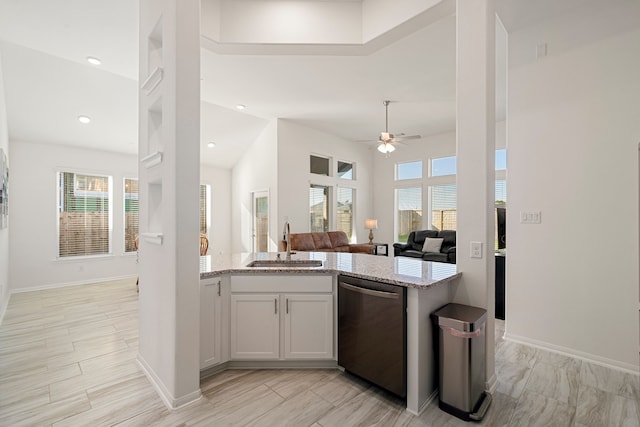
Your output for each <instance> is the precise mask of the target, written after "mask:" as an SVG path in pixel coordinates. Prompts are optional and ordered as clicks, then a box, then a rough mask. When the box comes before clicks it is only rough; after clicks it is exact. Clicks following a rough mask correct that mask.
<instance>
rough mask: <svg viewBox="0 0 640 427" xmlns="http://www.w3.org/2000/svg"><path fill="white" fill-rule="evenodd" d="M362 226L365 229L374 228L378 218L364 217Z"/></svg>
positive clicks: (376, 225)
mask: <svg viewBox="0 0 640 427" xmlns="http://www.w3.org/2000/svg"><path fill="white" fill-rule="evenodd" d="M364 228H366V229H367V230H374V229H377V228H378V220H377V219H366V220H365V221H364Z"/></svg>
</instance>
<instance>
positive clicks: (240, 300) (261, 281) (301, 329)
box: [231, 275, 335, 360]
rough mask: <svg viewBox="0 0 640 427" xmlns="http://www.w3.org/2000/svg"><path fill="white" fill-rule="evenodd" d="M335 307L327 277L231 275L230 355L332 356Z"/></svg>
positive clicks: (264, 357)
mask: <svg viewBox="0 0 640 427" xmlns="http://www.w3.org/2000/svg"><path fill="white" fill-rule="evenodd" d="M291 291H294V292H295V293H294V292H291ZM333 307H334V294H333V279H332V277H331V276H315V275H310V276H308V277H303V276H294V275H289V276H284V275H283V276H275V275H272V276H233V277H232V278H231V359H235V360H247V359H253V360H255V359H260V360H275V359H291V360H293V359H315V360H320V359H327V360H331V359H334V351H333V348H334V316H335V313H334V309H333Z"/></svg>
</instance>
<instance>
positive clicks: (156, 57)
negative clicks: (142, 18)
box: [147, 16, 163, 74]
mask: <svg viewBox="0 0 640 427" xmlns="http://www.w3.org/2000/svg"><path fill="white" fill-rule="evenodd" d="M147 65H148V68H147V70H149V74H151V73H153V70H155V69H156V68H162V66H163V52H162V16H160V19H158V22H156V25H155V26H154V27H153V30H152V31H151V34H149V62H147Z"/></svg>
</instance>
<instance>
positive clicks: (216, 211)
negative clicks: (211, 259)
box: [200, 165, 231, 255]
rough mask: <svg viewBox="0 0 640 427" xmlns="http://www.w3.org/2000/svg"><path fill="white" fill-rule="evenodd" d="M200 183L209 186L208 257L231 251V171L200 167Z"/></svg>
mask: <svg viewBox="0 0 640 427" xmlns="http://www.w3.org/2000/svg"><path fill="white" fill-rule="evenodd" d="M200 183H201V184H208V185H210V186H211V226H210V228H209V236H208V237H209V255H216V254H220V253H229V252H230V251H231V227H230V226H229V225H230V224H231V170H229V169H222V168H217V167H213V166H205V165H201V166H200Z"/></svg>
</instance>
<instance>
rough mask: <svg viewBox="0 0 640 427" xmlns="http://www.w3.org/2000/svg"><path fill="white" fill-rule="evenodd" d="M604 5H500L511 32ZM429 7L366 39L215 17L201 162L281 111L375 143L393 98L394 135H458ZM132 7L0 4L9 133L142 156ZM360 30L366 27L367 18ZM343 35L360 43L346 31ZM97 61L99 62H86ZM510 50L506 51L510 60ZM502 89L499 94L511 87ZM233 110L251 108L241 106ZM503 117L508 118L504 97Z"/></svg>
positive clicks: (447, 37) (570, 1)
mask: <svg viewBox="0 0 640 427" xmlns="http://www.w3.org/2000/svg"><path fill="white" fill-rule="evenodd" d="M232 1H235V2H236V3H232ZM602 1H603V0H563V1H562V2H557V1H554V0H543V1H537V2H530V1H527V0H501V1H498V5H497V6H498V12H499V14H500V17H501V18H502V21H503V23H504V24H505V26H507V28H518V27H522V26H524V25H526V24H527V22H529V21H531V20H541V19H544V17H545V16H548V14H550V13H557V12H566V11H567V10H570V9H571V8H573V7H583V6H584V5H585V4H587V3H589V4H596V3H601V2H602ZM616 1H621V0H616ZM376 2H378V3H380V0H362V1H361V0H343V1H337V0H333V1H329V2H327V1H325V2H322V3H325V5H326V4H329V5H331V4H333V3H335V4H336V5H334V6H335V7H348V8H350V9H349V10H355V11H356V12H357V10H365V9H366V10H370V9H371V8H372V7H374V6H375V3H376ZM205 3H211V1H210V0H203V5H204V4H205ZM240 3H243V4H244V5H245V6H247V7H249V6H251V5H252V4H253V5H254V6H255V5H261V6H260V7H262V8H264V5H265V4H267V5H269V4H276V3H278V5H279V6H282V7H285V6H286V4H287V3H288V4H289V5H293V4H298V5H305V4H306V5H310V4H313V3H318V2H316V1H314V0H296V1H293V0H291V1H288V2H284V1H278V0H220V1H218V2H217V4H222V5H223V6H224V5H225V4H227V6H228V8H231V9H232V6H233V7H236V8H237V7H238V4H240ZM370 3H371V4H370ZM414 3H415V2H414ZM426 3H432V4H434V5H436V6H437V7H439V8H440V9H439V10H438V11H437V13H438V14H433V13H432V14H431V15H429V14H428V13H417V14H416V15H415V16H412V17H403V16H395V17H391V18H390V20H391V21H392V20H393V19H395V20H396V21H397V22H396V21H393V22H391V24H390V25H391V27H390V28H389V29H386V28H382V29H380V27H379V24H376V25H377V26H376V25H373V26H370V27H369V28H359V29H358V31H359V32H358V34H365V33H366V34H368V36H367V37H365V38H363V39H362V40H361V43H354V42H353V40H351V41H350V42H349V43H345V44H341V43H318V44H314V43H306V44H304V45H295V44H287V43H284V44H279V43H270V44H260V43H247V42H244V43H228V40H226V41H225V40H224V39H225V37H226V38H227V39H228V38H229V37H231V36H233V37H240V38H241V37H243V35H239V34H238V33H237V32H236V33H234V34H233V35H230V34H231V33H229V28H231V27H230V25H227V27H229V28H227V33H223V31H224V28H222V27H223V25H222V24H220V23H218V26H217V27H216V28H214V30H211V29H210V28H203V33H206V32H207V31H209V32H210V33H211V34H217V35H218V36H219V37H218V40H215V37H213V38H212V37H207V36H206V35H205V36H203V45H202V46H203V47H202V58H201V63H202V75H201V79H202V81H201V99H202V109H201V122H202V124H201V159H202V161H203V163H206V164H211V165H215V166H220V167H227V168H228V167H232V166H233V164H234V163H235V162H236V161H237V159H238V158H239V157H240V155H241V154H242V152H243V151H244V150H245V149H246V148H247V147H248V145H250V144H251V143H252V142H253V141H254V140H255V138H256V137H257V136H258V135H259V133H260V132H261V131H262V129H263V128H264V126H265V125H266V123H267V122H268V121H269V120H271V119H274V118H284V119H289V120H293V121H296V122H298V123H300V124H303V125H305V126H309V127H311V128H315V129H319V130H321V131H324V132H327V133H329V134H333V135H336V136H339V137H341V138H344V139H346V140H364V139H375V138H377V136H378V133H379V132H380V131H381V130H383V127H384V118H385V117H384V106H383V104H382V101H383V100H385V99H389V100H392V101H395V102H393V103H392V104H391V105H390V108H389V127H390V130H391V131H395V132H404V133H407V134H421V135H423V136H425V135H430V134H436V133H440V132H444V131H449V130H453V129H454V123H455V16H454V15H453V9H452V5H453V6H454V2H453V1H452V0H445V1H442V2H439V1H435V0H434V1H432V2H426ZM558 3H560V4H558ZM381 4H382V3H381ZM340 5H342V6H340ZM138 7H139V5H138V2H137V1H132V0H93V1H86V0H65V2H52V1H50V0H20V1H18V0H0V55H1V57H0V59H1V61H2V72H3V79H4V85H5V92H6V103H7V116H8V122H9V136H10V140H15V141H31V142H41V143H51V144H64V145H71V146H80V147H87V148H91V149H99V150H109V151H118V152H123V153H137V139H138V129H137V126H138V112H137V109H138V105H137V91H138V89H137V86H138V84H137V80H138ZM367 8H369V9H367ZM258 9H259V8H258ZM345 10H346V9H345ZM449 10H450V11H451V13H448V11H449ZM232 12H233V10H230V11H228V12H227V13H232ZM356 12H354V13H356ZM343 15H344V14H343ZM239 16H242V17H244V16H246V14H242V15H239ZM405 18H406V19H405ZM236 19H238V18H237V17H236ZM242 19H245V18H242ZM343 21H344V20H343ZM224 22H227V23H228V22H233V20H232V19H231V18H229V19H227V20H226V21H224ZM344 22H346V21H344ZM344 22H343V23H344ZM354 22H355V21H354ZM363 22H364V21H363ZM345 25H348V22H346V24H345ZM354 25H356V24H354ZM357 25H362V26H364V27H366V22H365V23H364V24H363V23H359V24H357ZM203 26H204V25H203ZM379 29H380V31H378V30H379ZM330 31H331V28H327V32H330ZM376 31H378V32H379V33H380V34H377V33H376ZM341 32H342V33H344V34H345V37H351V38H353V37H355V36H354V34H355V32H354V31H351V30H350V29H349V28H344V31H341ZM318 34H321V33H320V32H318ZM252 36H253V37H256V36H255V34H254V35H252ZM246 37H249V36H246ZM287 46H288V47H287ZM89 56H92V57H97V58H100V59H101V61H102V64H101V65H99V66H94V65H91V64H89V63H87V61H86V58H87V57H89ZM504 58H505V57H504V55H501V54H499V55H498V60H499V61H502V62H503V63H504V61H505V59H504ZM498 78H499V79H501V80H502V82H504V79H505V78H506V76H505V75H504V73H500V74H498ZM501 87H504V84H499V85H498V88H499V89H500V88H501ZM498 95H499V96H498V99H499V101H500V100H501V99H502V100H504V93H503V92H499V94H498ZM237 104H244V105H246V109H245V110H243V111H238V110H236V109H235V106H236V105H237ZM79 115H88V116H90V117H91V118H92V122H91V124H89V125H82V124H80V123H79V122H78V120H77V117H78V116H79ZM498 115H499V116H503V115H504V102H502V101H500V102H499V104H498ZM207 142H215V143H216V148H214V149H208V148H207V147H206V144H207Z"/></svg>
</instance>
